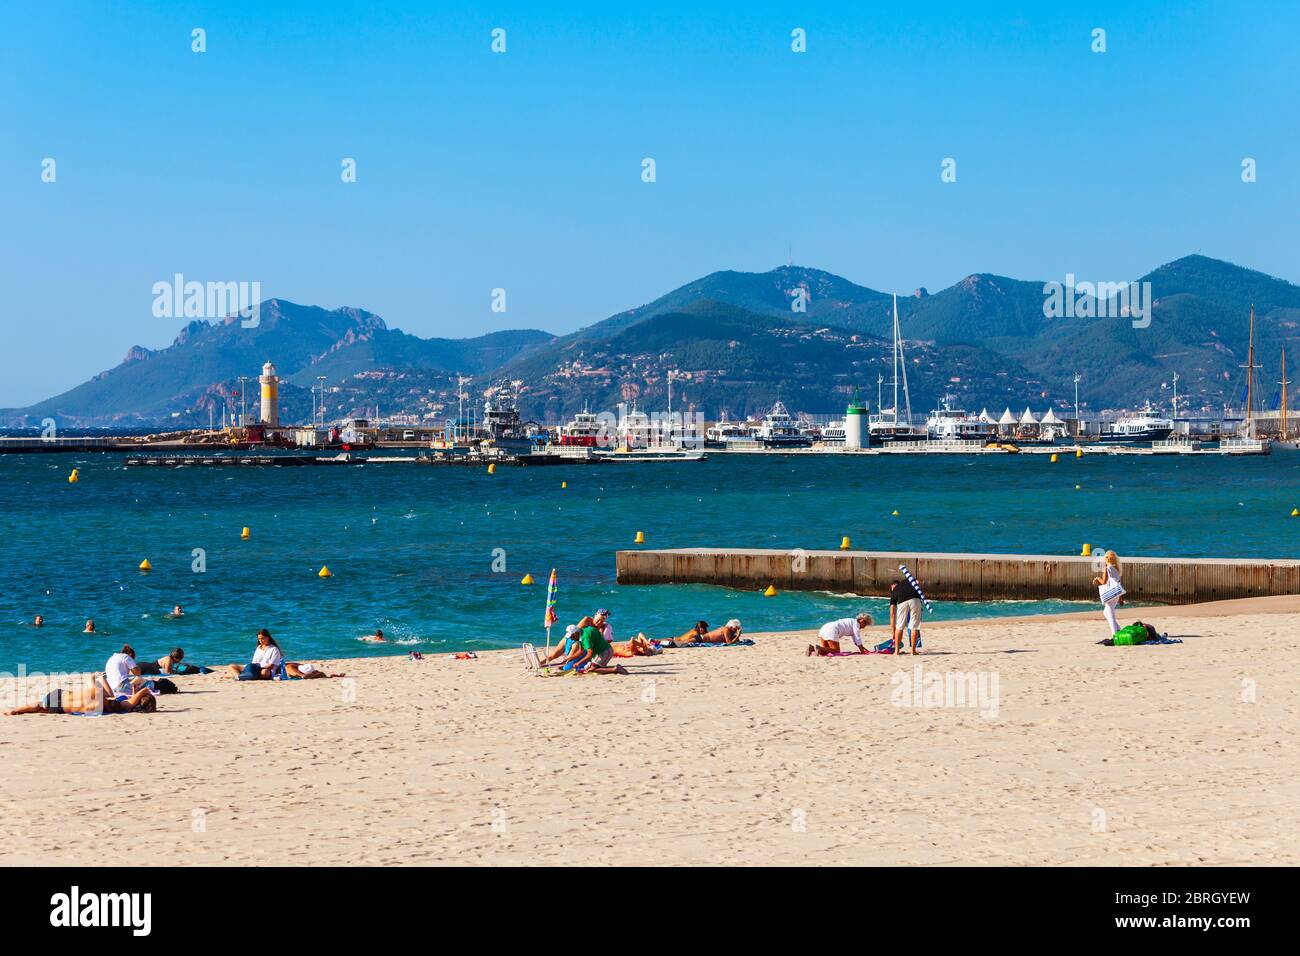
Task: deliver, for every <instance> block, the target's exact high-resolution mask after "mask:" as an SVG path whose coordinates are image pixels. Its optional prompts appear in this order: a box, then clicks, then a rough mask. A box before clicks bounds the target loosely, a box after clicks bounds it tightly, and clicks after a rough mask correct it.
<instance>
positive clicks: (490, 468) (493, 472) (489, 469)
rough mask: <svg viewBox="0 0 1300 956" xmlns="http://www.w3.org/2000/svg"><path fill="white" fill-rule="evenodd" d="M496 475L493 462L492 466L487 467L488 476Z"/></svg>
mask: <svg viewBox="0 0 1300 956" xmlns="http://www.w3.org/2000/svg"><path fill="white" fill-rule="evenodd" d="M496 473H497V466H496V462H493V463H492V464H490V465H488V474H489V475H495V474H496Z"/></svg>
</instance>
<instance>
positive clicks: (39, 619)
mask: <svg viewBox="0 0 1300 956" xmlns="http://www.w3.org/2000/svg"><path fill="white" fill-rule="evenodd" d="M32 623H33V624H35V625H36V626H37V627H42V626H43V625H44V624H45V618H43V617H41V616H40V615H39V614H37V615H36V620H34V621H32Z"/></svg>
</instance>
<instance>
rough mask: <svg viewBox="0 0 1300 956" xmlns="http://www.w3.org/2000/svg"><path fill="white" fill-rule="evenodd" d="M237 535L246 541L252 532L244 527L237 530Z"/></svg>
mask: <svg viewBox="0 0 1300 956" xmlns="http://www.w3.org/2000/svg"><path fill="white" fill-rule="evenodd" d="M239 536H240V537H241V538H243V539H244V540H245V541H247V540H248V539H249V538H250V537H252V532H251V531H249V530H248V529H247V528H245V529H244V530H243V531H241V532H239Z"/></svg>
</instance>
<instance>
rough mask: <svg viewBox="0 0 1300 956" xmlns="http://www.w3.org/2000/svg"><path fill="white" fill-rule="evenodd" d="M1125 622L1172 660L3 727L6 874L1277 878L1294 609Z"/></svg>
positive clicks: (791, 642)
mask: <svg viewBox="0 0 1300 956" xmlns="http://www.w3.org/2000/svg"><path fill="white" fill-rule="evenodd" d="M623 617H624V620H626V618H627V617H628V615H624V616H623ZM1139 617H1140V618H1142V619H1143V620H1147V621H1150V622H1152V623H1154V624H1156V625H1157V626H1158V627H1159V628H1160V630H1162V631H1168V632H1169V634H1170V636H1171V637H1175V638H1181V639H1182V640H1183V641H1184V643H1182V644H1175V645H1168V646H1154V647H1136V648H1128V647H1123V648H1109V647H1101V646H1098V645H1097V644H1095V643H1094V642H1095V641H1097V640H1099V639H1100V638H1101V637H1103V636H1104V635H1105V633H1106V630H1105V625H1104V623H1103V622H1102V620H1101V616H1100V614H1099V613H1095V614H1085V615H1067V616H1060V617H1038V618H1019V619H1014V620H1007V619H1002V620H986V621H980V622H961V623H955V624H954V623H943V624H936V625H934V626H932V627H929V628H927V630H926V638H925V645H926V650H927V653H925V654H923V655H921V656H920V657H916V658H913V657H911V656H904V657H901V658H897V659H896V658H893V657H891V656H888V655H879V656H866V657H845V658H834V659H817V658H808V657H805V656H804V653H803V650H804V647H805V645H806V644H807V642H808V640H809V639H810V637H811V635H812V632H813V630H812V629H811V628H810V630H809V631H807V632H798V633H787V634H757V635H752V636H753V637H754V639H755V641H756V644H755V646H753V647H737V648H727V649H697V650H689V649H680V650H673V651H668V652H666V653H664V654H662V655H659V656H656V657H652V658H637V659H634V660H630V661H625V662H624V663H625V664H626V665H627V666H628V668H629V670H630V671H631V675H630V676H628V677H612V676H611V677H596V676H582V677H575V676H565V677H559V678H548V679H539V678H534V677H531V676H529V675H528V674H527V672H526V671H525V668H524V664H523V661H522V657H521V655H520V654H519V653H518V652H515V651H509V652H505V651H503V652H498V653H489V654H483V655H481V656H480V658H479V659H478V660H472V661H456V660H449V659H447V658H445V657H431V658H429V659H427V660H425V661H423V662H413V661H408V660H406V659H405V658H401V657H394V658H387V659H379V660H376V659H370V660H366V661H357V660H352V661H337V662H330V663H329V665H328V666H329V667H330V668H331V669H335V670H344V671H346V672H347V673H348V674H349V677H350V679H349V680H347V681H342V680H332V681H325V680H318V681H295V682H291V683H286V684H281V683H278V682H258V683H239V682H235V681H232V680H226V679H220V678H218V676H217V675H211V676H206V677H191V678H182V679H180V681H179V682H180V684H181V688H182V693H181V694H179V695H176V696H169V697H165V698H162V699H161V701H160V707H159V711H158V713H157V714H155V715H126V716H110V717H99V718H83V717H70V716H62V717H54V716H38V717H9V718H0V761H2V766H3V768H4V772H3V777H2V778H0V836H2V839H0V847H3V849H2V850H0V862H3V863H5V864H10V865H12V864H37V865H54V864H72V865H79V866H84V865H97V864H113V865H116V864H120V863H121V862H122V861H123V859H124V858H125V854H127V853H130V852H132V851H133V850H135V849H137V848H142V847H143V848H144V849H145V850H146V853H147V855H148V856H150V857H151V858H152V859H154V860H155V861H157V862H166V863H167V864H168V865H203V864H252V865H258V864H268V865H269V864H316V865H330V864H339V863H343V864H348V865H375V864H440V863H447V864H650V865H662V864H920V865H943V864H975V865H984V864H987V865H1001V864H1072V865H1092V864H1104V865H1147V864H1192V863H1202V864H1265V863H1268V864H1288V865H1295V864H1297V863H1300V757H1298V756H1297V755H1298V754H1300V720H1298V719H1297V718H1298V717H1300V687H1297V683H1296V679H1295V678H1296V674H1297V672H1300V647H1297V642H1296V640H1295V636H1296V635H1297V633H1300V598H1278V599H1257V600H1252V601H1242V602H1230V603H1228V602H1225V603H1223V604H1218V605H1201V606H1195V607H1183V608H1141V609H1131V610H1128V611H1126V612H1122V613H1121V619H1122V620H1133V619H1135V618H1139ZM812 623H815V622H810V624H812ZM816 623H819V622H816ZM876 634H878V635H880V636H879V637H878V638H877V639H883V636H884V629H883V628H875V629H873V635H876ZM530 636H532V635H523V637H530ZM626 636H628V635H627V634H626V633H623V632H622V631H620V633H619V634H618V637H619V638H624V637H626ZM656 636H657V635H656ZM521 639H522V638H521ZM918 666H919V667H920V668H921V671H920V677H921V689H920V690H919V691H915V692H914V690H913V688H912V687H911V686H910V684H911V682H914V681H915V680H916V677H917V671H916V668H917V667H918ZM934 675H938V677H937V678H936V677H934ZM945 675H946V676H947V677H948V678H949V680H948V688H956V687H957V686H958V685H961V686H963V687H966V688H969V689H971V690H973V691H975V692H976V693H975V697H974V699H973V700H972V699H971V696H970V695H968V696H967V697H966V698H965V700H964V701H962V702H958V701H957V699H956V697H955V694H954V692H953V690H950V689H947V688H945V687H943V686H939V685H941V684H942V678H943V677H944V676H945ZM936 681H938V684H937V683H936ZM76 683H77V681H76V680H75V679H68V680H66V681H65V682H64V683H63V686H66V687H72V686H75V684H76ZM930 690H933V691H934V693H933V695H930V694H929V691H930ZM13 691H14V688H13V686H12V680H10V681H8V682H7V685H0V693H2V694H4V695H5V697H6V700H9V699H11V697H12V694H13ZM25 696H26V698H27V699H32V698H34V697H35V696H37V695H36V693H35V692H34V691H32V692H30V693H27V694H26V695H25ZM24 702H25V701H24ZM918 704H919V706H917V705H918ZM972 704H974V706H971V705H972ZM6 706H9V705H8V704H7V705H6Z"/></svg>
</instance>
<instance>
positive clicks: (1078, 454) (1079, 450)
mask: <svg viewBox="0 0 1300 956" xmlns="http://www.w3.org/2000/svg"><path fill="white" fill-rule="evenodd" d="M1074 457H1075V458H1082V457H1083V449H1082V448H1076V449H1075V450H1074Z"/></svg>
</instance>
